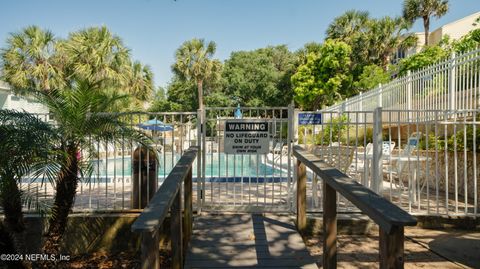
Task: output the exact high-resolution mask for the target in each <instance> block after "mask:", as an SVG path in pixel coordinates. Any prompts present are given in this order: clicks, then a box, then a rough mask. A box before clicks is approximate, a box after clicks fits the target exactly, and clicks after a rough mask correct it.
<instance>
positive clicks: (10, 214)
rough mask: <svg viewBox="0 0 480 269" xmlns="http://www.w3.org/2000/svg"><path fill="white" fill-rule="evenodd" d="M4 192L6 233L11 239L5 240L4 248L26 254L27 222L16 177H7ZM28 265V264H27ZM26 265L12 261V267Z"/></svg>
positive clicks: (5, 235) (3, 203) (3, 204)
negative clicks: (24, 218) (24, 217)
mask: <svg viewBox="0 0 480 269" xmlns="http://www.w3.org/2000/svg"><path fill="white" fill-rule="evenodd" d="M2 191H3V192H4V193H2V197H3V199H2V207H3V211H4V214H5V219H4V235H3V237H9V240H6V241H4V243H5V244H6V245H5V246H2V248H5V249H9V250H10V251H11V252H2V253H11V254H15V253H17V254H25V253H26V247H25V223H24V220H23V212H22V199H21V193H20V190H19V188H18V185H17V182H16V181H15V178H14V177H13V176H12V177H5V178H4V185H3V190H2ZM25 265H26V264H25ZM25 265H24V264H23V263H22V262H21V261H19V262H18V263H14V264H13V263H12V268H24V267H25Z"/></svg>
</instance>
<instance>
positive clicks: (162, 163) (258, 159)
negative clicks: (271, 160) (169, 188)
mask: <svg viewBox="0 0 480 269" xmlns="http://www.w3.org/2000/svg"><path fill="white" fill-rule="evenodd" d="M179 159H180V154H175V155H172V154H171V153H165V154H161V155H159V166H158V177H159V178H161V179H162V178H165V177H166V176H168V173H169V172H170V171H171V170H172V168H173V166H174V165H175V164H176V163H177V161H178V160H179ZM196 165H197V162H195V163H194V167H193V171H192V173H193V177H196V176H197V166H196ZM92 166H93V173H92V178H105V177H108V178H122V177H130V176H131V174H132V160H131V157H130V156H125V157H117V158H108V159H100V160H95V161H92ZM135 169H138V167H137V168H135ZM283 176H286V172H285V171H283V170H281V169H279V168H276V167H275V168H274V167H272V166H270V165H267V164H265V163H264V161H263V157H262V156H258V155H231V154H224V153H214V154H207V155H206V161H205V177H206V178H220V179H221V178H232V179H233V180H237V179H236V178H242V177H249V178H265V177H270V178H272V177H274V178H276V177H283Z"/></svg>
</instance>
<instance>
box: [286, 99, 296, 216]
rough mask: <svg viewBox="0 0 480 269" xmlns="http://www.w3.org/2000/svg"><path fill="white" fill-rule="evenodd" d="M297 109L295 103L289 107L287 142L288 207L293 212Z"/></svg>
mask: <svg viewBox="0 0 480 269" xmlns="http://www.w3.org/2000/svg"><path fill="white" fill-rule="evenodd" d="M294 109H295V105H294V103H293V102H292V103H291V104H290V105H289V106H288V132H287V141H288V147H287V149H288V161H287V162H288V163H287V165H288V170H287V171H288V172H287V173H288V174H287V204H288V207H289V210H290V211H292V210H293V205H292V188H291V187H292V184H293V180H292V158H293V155H292V146H293V143H294V141H295V138H296V136H297V135H298V132H297V128H298V125H297V123H298V122H297V120H296V119H297V116H298V111H296V110H294ZM293 170H294V172H293V177H294V178H296V172H295V171H296V169H293Z"/></svg>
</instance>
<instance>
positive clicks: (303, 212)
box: [297, 161, 307, 234]
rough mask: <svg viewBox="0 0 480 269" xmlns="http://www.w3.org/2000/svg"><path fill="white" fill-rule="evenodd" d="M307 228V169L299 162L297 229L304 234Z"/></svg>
mask: <svg viewBox="0 0 480 269" xmlns="http://www.w3.org/2000/svg"><path fill="white" fill-rule="evenodd" d="M306 228H307V167H306V166H305V165H304V164H303V163H302V162H301V161H297V229H298V231H299V232H300V233H301V234H304V232H305V229H306Z"/></svg>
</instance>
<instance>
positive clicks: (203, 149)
mask: <svg viewBox="0 0 480 269" xmlns="http://www.w3.org/2000/svg"><path fill="white" fill-rule="evenodd" d="M206 111H207V109H206V108H203V111H202V128H201V130H202V147H201V152H202V207H203V206H204V204H205V162H206V160H207V157H206V156H207V155H206V154H207V150H206V148H207V124H206V114H207V112H206ZM212 195H213V194H212Z"/></svg>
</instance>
